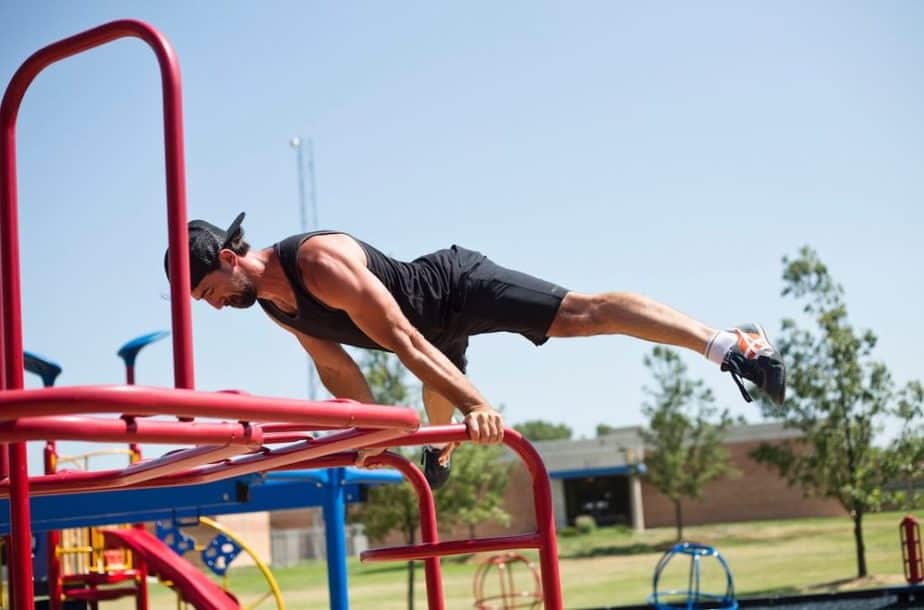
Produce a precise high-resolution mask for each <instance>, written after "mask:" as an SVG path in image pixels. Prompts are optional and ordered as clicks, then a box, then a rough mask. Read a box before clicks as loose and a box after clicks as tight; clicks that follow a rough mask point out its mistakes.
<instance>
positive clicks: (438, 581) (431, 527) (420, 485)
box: [278, 437, 445, 610]
mask: <svg viewBox="0 0 924 610" xmlns="http://www.w3.org/2000/svg"><path fill="white" fill-rule="evenodd" d="M405 438H406V437H405ZM400 440H401V441H403V440H404V438H402V439H400ZM358 455H359V454H358V453H357V452H355V451H350V452H346V453H337V454H334V455H327V456H324V457H321V458H317V459H313V460H306V461H303V462H297V463H294V464H289V465H288V466H285V467H284V468H279V469H278V470H306V469H314V468H341V467H344V466H352V465H353V464H355V463H356V458H357V457H358ZM366 461H367V463H368V464H369V466H388V467H391V468H394V469H395V470H398V471H400V472H401V474H403V475H404V478H405V479H406V480H407V482H408V483H410V484H411V486H412V487H413V488H414V491H415V492H416V493H417V508H418V510H419V511H420V537H421V538H422V539H423V541H424V542H425V543H436V542H438V541H439V533H438V528H437V521H436V506H435V504H434V502H433V492H432V491H431V490H430V485H429V484H428V483H427V479H426V478H425V477H424V475H423V473H422V472H421V471H420V468H418V467H417V466H416V465H414V464H412V463H411V462H410V461H408V460H407V459H406V458H404V457H402V456H400V455H398V454H396V453H391V452H387V451H386V452H385V453H382V454H379V455H377V456H373V457H370V458H368V459H367V460H366ZM422 559H423V560H424V573H425V577H426V581H427V607H428V608H429V610H444V609H445V605H444V604H445V601H444V598H443V577H442V570H441V568H440V560H439V557H436V556H429V557H423V558H422Z"/></svg>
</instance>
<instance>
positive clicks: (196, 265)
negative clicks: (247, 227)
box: [164, 212, 244, 290]
mask: <svg viewBox="0 0 924 610" xmlns="http://www.w3.org/2000/svg"><path fill="white" fill-rule="evenodd" d="M242 222H244V212H241V213H240V214H238V215H237V218H235V219H234V221H233V222H232V223H231V225H230V226H229V227H228V228H227V230H222V229H219V228H218V227H216V226H215V225H213V224H212V223H210V222H206V221H204V220H190V221H189V224H188V225H187V226H188V227H189V289H190V290H192V289H194V288H195V287H196V286H198V285H199V282H201V281H202V278H204V277H205V276H206V275H208V274H209V273H211V272H212V271H214V270H215V269H218V267H220V266H221V264H220V263H219V260H218V253H219V252H220V251H221V250H223V249H225V248H228V247H230V246H231V243H232V242H233V241H234V238H235V237H237V236H238V235H239V234H240V233H241V232H242V231H243V229H242V228H241V223H242ZM169 254H170V249H169V248H168V249H167V251H166V252H164V272H165V273H166V274H167V279H168V280H169V279H170V268H169V266H168V263H167V257H168V256H169Z"/></svg>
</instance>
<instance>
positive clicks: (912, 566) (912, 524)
mask: <svg viewBox="0 0 924 610" xmlns="http://www.w3.org/2000/svg"><path fill="white" fill-rule="evenodd" d="M898 531H899V536H900V537H901V542H902V567H903V568H904V571H905V580H907V581H908V584H909V585H918V584H921V582H922V581H924V555H922V552H921V526H920V525H918V520H917V519H915V518H914V517H912V516H911V515H906V516H905V518H904V519H902V522H901V524H900V525H899V526H898Z"/></svg>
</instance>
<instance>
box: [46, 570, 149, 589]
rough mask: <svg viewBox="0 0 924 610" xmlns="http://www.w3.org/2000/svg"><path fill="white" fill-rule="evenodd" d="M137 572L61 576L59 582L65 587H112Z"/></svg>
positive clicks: (133, 576)
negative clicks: (82, 585)
mask: <svg viewBox="0 0 924 610" xmlns="http://www.w3.org/2000/svg"><path fill="white" fill-rule="evenodd" d="M137 574H138V571H137V570H134V569H131V570H122V571H120V572H105V573H103V572H90V573H87V574H63V575H62V576H61V580H62V581H64V583H65V584H67V585H78V584H85V585H114V584H117V583H120V582H125V581H126V580H130V579H133V578H135V576H136V575H137Z"/></svg>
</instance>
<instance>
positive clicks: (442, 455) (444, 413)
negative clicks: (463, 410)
mask: <svg viewBox="0 0 924 610" xmlns="http://www.w3.org/2000/svg"><path fill="white" fill-rule="evenodd" d="M421 393H422V395H423V403H424V409H425V410H426V411H427V419H428V420H429V422H430V425H431V426H443V425H446V424H451V423H452V415H453V413H454V412H455V410H456V407H455V405H453V404H452V403H451V402H449V401H448V400H447V399H446V397H445V396H443V395H442V394H440V393H439V392H437V391H436V390H434V389H433V388H431V387H429V386H426V385H424V386H423V389H422V391H421ZM455 448H456V443H449V444H447V445H429V446H427V447H424V450H423V456H422V458H421V465H422V466H423V471H424V476H425V477H426V478H427V482H428V483H429V484H430V489H434V490H435V489H439V488H440V487H442V486H443V485H445V483H446V481H447V480H449V472H450V468H451V467H452V462H451V457H452V451H453V450H454V449H455Z"/></svg>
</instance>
